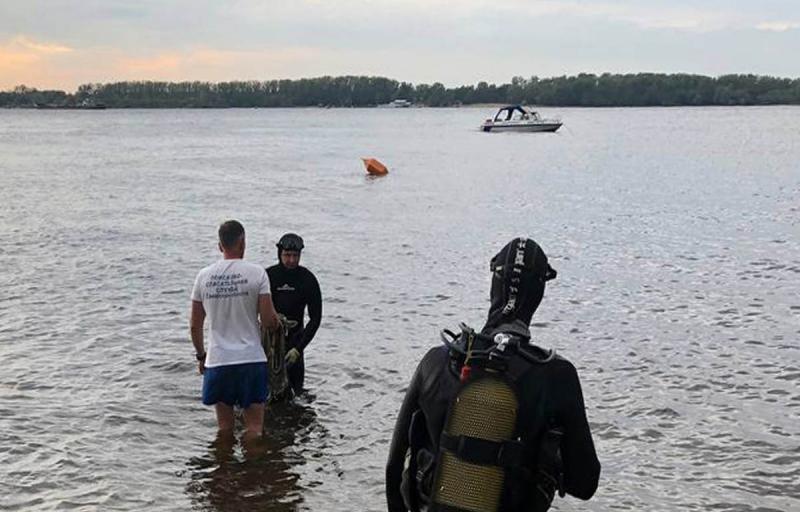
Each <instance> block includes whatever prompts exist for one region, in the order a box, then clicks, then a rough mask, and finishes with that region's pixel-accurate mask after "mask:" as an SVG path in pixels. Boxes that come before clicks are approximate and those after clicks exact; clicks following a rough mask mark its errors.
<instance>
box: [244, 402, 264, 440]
mask: <svg viewBox="0 0 800 512" xmlns="http://www.w3.org/2000/svg"><path fill="white" fill-rule="evenodd" d="M244 427H245V429H246V430H245V434H244V435H245V437H247V438H251V439H252V438H257V437H261V433H262V432H263V431H264V403H263V402H262V403H258V404H250V407H248V408H247V409H245V410H244Z"/></svg>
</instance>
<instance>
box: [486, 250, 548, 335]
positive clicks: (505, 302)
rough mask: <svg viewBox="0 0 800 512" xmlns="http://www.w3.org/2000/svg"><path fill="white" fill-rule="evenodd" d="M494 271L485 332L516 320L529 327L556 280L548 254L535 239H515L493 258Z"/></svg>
mask: <svg viewBox="0 0 800 512" xmlns="http://www.w3.org/2000/svg"><path fill="white" fill-rule="evenodd" d="M490 269H491V272H492V290H491V295H490V298H491V306H490V308H489V318H488V320H487V321H486V326H485V327H484V331H486V330H491V329H493V328H495V327H497V326H499V325H501V324H505V323H513V322H515V321H520V322H523V323H524V324H525V326H526V327H527V326H528V325H529V324H530V323H531V318H532V317H533V313H534V312H535V311H536V308H538V307H539V303H541V302H542V297H543V296H544V286H545V282H547V281H549V280H551V279H555V277H556V271H555V269H553V267H551V266H550V264H549V263H547V256H546V255H545V253H544V251H542V248H541V247H539V244H537V243H536V242H534V241H533V240H529V239H526V238H515V239H513V240H511V241H510V242H509V243H507V244H506V245H505V247H503V248H502V249H500V252H498V253H497V254H496V255H495V256H494V258H492V261H491V263H490Z"/></svg>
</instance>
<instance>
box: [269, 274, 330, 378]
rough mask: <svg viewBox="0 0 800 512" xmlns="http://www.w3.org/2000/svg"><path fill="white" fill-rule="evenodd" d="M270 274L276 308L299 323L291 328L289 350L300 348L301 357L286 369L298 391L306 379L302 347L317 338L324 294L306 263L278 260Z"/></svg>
mask: <svg viewBox="0 0 800 512" xmlns="http://www.w3.org/2000/svg"><path fill="white" fill-rule="evenodd" d="M267 275H268V276H269V284H270V290H271V293H272V301H273V303H274V304H275V310H276V311H278V313H281V314H283V315H286V317H287V318H288V319H289V320H294V321H296V322H297V326H296V327H295V328H294V329H292V330H291V331H290V332H289V340H288V347H287V350H289V349H292V348H296V349H297V350H299V351H300V359H299V360H298V361H297V362H296V363H295V364H293V365H291V366H289V367H288V368H287V372H286V373H287V376H288V377H289V384H290V385H291V386H292V389H293V390H294V391H295V393H299V392H300V391H301V390H302V389H303V381H304V380H305V361H304V357H303V351H304V350H305V348H306V347H307V346H308V344H309V343H311V340H312V339H314V335H315V334H316V333H317V329H319V323H320V320H321V319H322V294H321V292H320V289H319V283H318V282H317V278H316V277H314V274H313V273H311V271H310V270H308V269H307V268H305V267H303V266H298V267H297V268H294V269H291V270H290V269H288V268H286V267H284V266H283V265H281V264H280V263H279V264H277V265H273V266H271V267H269V268H268V269H267ZM306 307H308V317H309V320H308V324H307V325H303V321H304V320H305V318H304V316H305V315H304V312H305V308H306Z"/></svg>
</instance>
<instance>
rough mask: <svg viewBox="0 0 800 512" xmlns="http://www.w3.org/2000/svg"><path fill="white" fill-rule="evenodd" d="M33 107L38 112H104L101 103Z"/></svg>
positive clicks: (50, 104)
mask: <svg viewBox="0 0 800 512" xmlns="http://www.w3.org/2000/svg"><path fill="white" fill-rule="evenodd" d="M35 107H36V108H37V109H39V110H105V108H106V106H105V105H104V104H102V103H79V104H77V105H70V104H66V103H36V104H35Z"/></svg>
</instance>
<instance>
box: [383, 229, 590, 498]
mask: <svg viewBox="0 0 800 512" xmlns="http://www.w3.org/2000/svg"><path fill="white" fill-rule="evenodd" d="M491 270H492V273H493V276H492V288H491V306H490V310H489V318H488V320H487V322H486V325H485V326H484V328H483V329H482V331H481V333H480V334H478V333H475V332H474V331H468V330H465V331H464V332H462V335H461V336H460V337H454V342H453V343H451V344H449V345H442V346H439V347H435V348H432V349H431V350H430V351H428V353H427V354H426V355H425V356H424V358H423V359H422V361H421V362H420V364H419V366H418V367H417V370H416V372H415V374H414V377H413V378H412V381H411V385H410V386H409V388H408V390H407V391H406V395H405V399H404V401H403V405H402V407H401V409H400V413H399V415H398V418H397V423H396V426H395V431H394V435H393V438H392V443H391V447H390V453H389V459H388V463H387V466H386V497H387V502H388V509H389V511H390V512H401V511H406V510H411V511H418V510H419V511H431V510H437V511H438V510H447V511H448V512H453V511H457V510H462V509H461V508H458V507H452V506H442V505H441V503H442V502H438V501H437V499H438V498H437V497H436V496H435V493H436V491H437V489H438V490H441V489H444V488H445V487H442V486H440V485H439V483H441V482H444V481H445V480H439V479H437V478H441V476H439V477H437V476H436V475H437V474H438V473H437V469H436V466H437V464H438V465H440V466H441V465H442V462H441V461H442V460H445V459H443V458H442V457H443V455H441V454H442V453H444V452H443V450H448V449H449V450H451V452H450V453H456V452H458V451H459V450H460V452H459V453H457V454H456V457H463V458H462V460H466V461H469V462H472V461H473V460H480V459H481V457H482V458H483V460H482V461H481V462H478V463H479V464H485V466H483V467H489V468H494V469H495V470H496V469H497V468H498V467H501V466H503V467H504V469H503V471H506V474H507V475H509V476H508V478H506V479H505V480H503V481H502V482H503V483H502V484H499V485H502V486H503V488H502V490H501V491H500V495H501V496H502V499H501V500H500V501H499V502H498V503H499V506H497V508H491V507H489V508H488V509H489V510H499V511H516V510H525V511H529V512H530V511H536V512H540V511H544V510H547V509H548V508H549V507H550V504H551V501H552V499H553V497H554V494H555V492H556V491H558V493H559V494H560V495H562V496H563V494H564V493H568V494H570V495H572V496H575V497H578V498H580V499H584V500H588V499H589V498H591V497H592V495H593V494H594V492H595V490H596V489H597V483H598V479H599V476H600V463H599V461H598V460H597V454H596V452H595V448H594V443H593V441H592V435H591V432H590V430H589V424H588V421H587V419H586V413H585V410H584V402H583V395H582V392H581V385H580V381H579V379H578V374H577V371H576V370H575V367H574V366H573V365H572V363H570V362H569V361H567V360H566V359H564V358H562V357H559V356H556V355H555V353H554V352H552V351H547V350H544V349H542V348H540V347H537V346H536V345H534V344H533V343H532V342H531V333H530V330H529V325H530V321H531V318H532V316H533V313H534V311H535V310H536V308H537V307H538V306H539V303H540V302H541V300H542V297H543V295H544V288H545V282H546V281H549V280H550V279H553V278H555V276H556V272H555V270H554V269H553V268H552V267H550V265H549V264H548V262H547V257H546V256H545V254H544V252H543V251H542V250H541V248H540V247H539V245H538V244H536V242H534V241H533V240H527V239H525V238H516V239H514V240H512V241H511V242H509V243H508V244H507V245H506V246H505V247H503V249H502V250H501V251H500V252H499V253H498V254H497V255H496V256H495V257H494V258H493V259H492V261H491ZM470 333H471V334H470ZM465 338H466V339H468V340H470V341H469V345H468V346H465V345H466V343H467V342H465V341H464V339H465ZM509 339H515V340H518V341H517V343H518V345H515V346H517V347H518V349H517V351H516V352H513V351H510V354H511V356H510V357H509V358H508V360H509V361H510V362H509V363H508V366H507V367H508V368H512V367H513V368H516V370H515V380H514V384H515V387H516V389H517V397H518V400H519V402H518V403H519V407H518V412H515V414H516V418H517V420H516V429H517V430H515V432H517V433H518V438H517V437H516V435H517V434H515V437H514V438H513V439H511V441H510V442H509V443H506V444H508V445H512V444H513V445H514V447H515V449H516V450H517V453H514V454H511V453H509V454H507V455H515V456H516V458H515V462H514V463H513V464H506V463H504V462H502V461H501V454H502V451H503V450H499V451H492V447H493V445H498V446H499V445H502V443H492V442H489V443H487V442H485V441H479V442H478V443H472V445H471V446H473V447H477V448H478V451H479V452H482V453H478V454H477V455H476V454H474V453H473V454H470V453H466V452H468V451H469V444H468V442H464V443H463V444H461V441H469V439H475V438H474V437H473V438H467V437H464V436H461V438H460V441H459V443H458V446H455V445H453V444H452V443H449V440H448V437H449V438H450V439H453V436H451V435H450V434H449V433H447V432H445V433H446V434H447V435H443V430H445V429H446V425H449V424H450V423H446V422H447V421H448V410H449V409H450V407H456V406H455V405H451V404H455V403H457V402H456V401H455V400H454V398H455V396H456V394H458V396H459V399H461V398H462V397H463V396H465V395H463V394H460V393H461V391H460V390H462V389H467V388H465V387H463V386H464V384H460V382H470V378H475V377H474V376H473V377H470V370H472V373H474V371H475V370H474V369H473V368H470V367H468V366H469V365H468V364H467V363H465V360H469V358H470V357H471V356H470V354H472V353H473V350H475V347H476V346H478V345H479V344H480V342H481V340H483V341H482V342H483V343H484V347H488V348H487V350H488V351H491V350H494V349H496V347H498V346H500V345H501V344H502V341H503V340H505V341H508V340H509ZM473 342H474V343H475V345H473ZM488 353H491V352H488ZM522 356H525V357H524V361H523V357H522ZM487 359H489V358H487ZM464 370H467V371H464ZM509 372H510V370H509ZM465 374H466V377H465ZM484 375H492V373H488V374H486V373H484ZM494 375H496V374H494ZM482 392H483V393H488V392H487V391H482ZM483 396H484V398H485V399H486V400H492V397H491V396H489V395H486V394H484V395H483ZM483 400H484V399H481V400H480V401H479V403H484V404H486V403H488V402H485V401H483ZM461 404H462V406H463V404H464V402H463V401H462V402H461ZM484 407H486V406H484ZM466 417H467V418H472V419H471V420H468V424H474V425H477V424H478V423H470V422H474V421H475V417H474V416H466ZM462 418H464V416H462ZM488 421H489V422H493V421H497V420H496V418H495V417H494V416H493V417H492V418H491V419H489V420H488ZM447 428H449V427H447ZM487 452H488V453H495V455H496V457H497V458H496V459H492V458H491V457H489V458H488V459H487V457H486V453H487ZM447 456H449V455H447ZM470 457H477V459H470ZM448 460H449V461H452V460H454V459H452V458H450V459H448ZM448 464H452V462H448ZM445 466H446V465H445ZM445 466H442V468H441V470H440V471H441V472H442V473H441V474H444V472H445V471H446V469H445ZM472 467H475V466H472ZM467 473H469V472H465V473H458V474H457V475H456V479H457V480H458V479H461V483H463V482H464V481H466V480H468V478H469V475H468V474H467ZM435 482H438V483H436V485H434V483H435ZM490 485H491V484H490ZM434 487H435V489H434ZM459 492H460V493H463V494H462V495H466V494H468V492H469V486H468V485H467V486H463V487H462V488H461V490H459V491H456V493H457V494H456V496H458V495H459V494H458V493H459ZM440 494H441V493H440ZM481 510H483V509H481Z"/></svg>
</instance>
